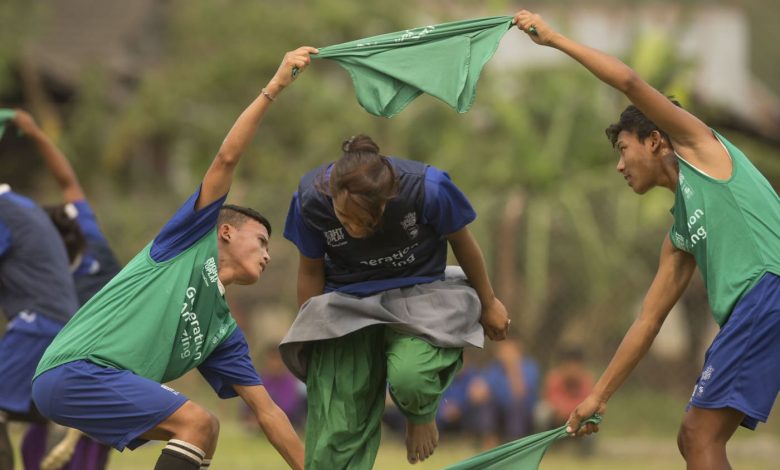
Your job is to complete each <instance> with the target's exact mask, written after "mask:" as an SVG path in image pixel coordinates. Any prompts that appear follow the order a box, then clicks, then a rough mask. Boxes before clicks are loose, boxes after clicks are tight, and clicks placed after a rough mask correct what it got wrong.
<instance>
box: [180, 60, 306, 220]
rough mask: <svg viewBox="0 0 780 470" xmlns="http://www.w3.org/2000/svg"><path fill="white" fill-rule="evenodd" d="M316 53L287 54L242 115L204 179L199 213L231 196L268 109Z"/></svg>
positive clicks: (199, 200) (199, 201)
mask: <svg viewBox="0 0 780 470" xmlns="http://www.w3.org/2000/svg"><path fill="white" fill-rule="evenodd" d="M316 53H317V49H315V48H313V47H299V48H298V49H296V50H294V51H291V52H288V53H287V54H285V56H284V60H282V63H281V65H280V66H279V69H278V70H277V71H276V74H274V76H273V78H272V79H271V81H269V82H268V85H266V86H265V88H263V90H262V91H261V93H260V94H259V95H257V98H255V100H254V101H252V103H251V104H250V105H249V106H248V107H247V108H246V109H245V110H244V112H243V113H241V115H240V116H239V117H238V119H237V120H236V122H235V124H233V127H232V128H231V129H230V131H229V132H228V134H227V136H226V137H225V140H224V141H223V142H222V146H221V147H220V148H219V152H218V153H217V156H216V157H215V158H214V161H213V162H212V163H211V166H210V167H209V169H208V171H207V172H206V176H205V177H204V178H203V186H202V187H201V190H200V197H199V198H198V202H197V203H196V204H195V209H196V210H197V209H202V208H204V207H206V206H208V205H209V204H211V203H212V202H214V201H216V200H217V199H219V198H221V197H222V196H224V195H225V194H227V192H228V190H230V185H231V183H232V182H233V172H234V171H235V168H236V165H237V164H238V161H239V160H240V159H241V154H242V153H243V152H244V150H246V148H247V146H248V145H249V143H250V142H251V141H252V138H254V136H255V131H257V127H258V126H259V125H260V122H261V121H262V120H263V116H265V113H266V111H267V110H268V107H269V106H271V103H272V101H273V100H274V99H276V97H278V96H279V94H280V93H281V92H282V91H283V90H284V89H285V88H286V87H287V86H289V85H290V84H291V83H292V81H293V79H294V77H293V69H294V68H297V69H298V71H299V72H301V71H303V70H304V69H305V68H306V66H307V65H309V63H310V62H311V58H310V57H309V55H310V54H316Z"/></svg>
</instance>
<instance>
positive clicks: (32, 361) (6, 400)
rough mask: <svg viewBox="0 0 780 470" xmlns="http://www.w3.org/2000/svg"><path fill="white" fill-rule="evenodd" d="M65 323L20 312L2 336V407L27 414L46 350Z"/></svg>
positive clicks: (0, 339) (0, 397) (0, 383)
mask: <svg viewBox="0 0 780 470" xmlns="http://www.w3.org/2000/svg"><path fill="white" fill-rule="evenodd" d="M63 326H64V325H63V324H62V323H60V322H58V321H56V320H52V319H51V318H49V317H46V316H45V315H41V314H37V313H30V312H21V313H19V314H17V315H16V316H14V317H13V318H12V319H11V321H10V323H8V328H7V329H6V333H5V335H3V337H2V338H0V410H4V411H9V412H12V413H20V414H27V413H29V412H30V411H31V408H32V403H33V402H32V396H31V391H32V378H33V375H34V374H35V368H36V367H38V362H39V361H40V360H41V356H43V352H44V351H46V348H48V347H49V344H51V342H52V341H53V340H54V337H55V336H57V333H58V332H59V331H60V330H61V329H62V327H63Z"/></svg>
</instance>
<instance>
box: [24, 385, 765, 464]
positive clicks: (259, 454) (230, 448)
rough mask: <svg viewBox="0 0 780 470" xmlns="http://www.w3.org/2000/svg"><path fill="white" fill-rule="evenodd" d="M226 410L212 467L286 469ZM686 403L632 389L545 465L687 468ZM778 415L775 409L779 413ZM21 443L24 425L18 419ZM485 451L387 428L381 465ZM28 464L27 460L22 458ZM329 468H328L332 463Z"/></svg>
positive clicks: (224, 406)
mask: <svg viewBox="0 0 780 470" xmlns="http://www.w3.org/2000/svg"><path fill="white" fill-rule="evenodd" d="M200 398H202V399H200ZM197 399H198V401H200V402H202V403H204V404H205V405H206V406H208V407H209V408H210V409H212V410H213V411H215V412H216V413H217V414H218V415H219V416H220V417H221V418H222V420H221V421H222V428H221V432H220V440H219V447H218V449H217V454H216V456H215V458H214V463H213V465H212V468H214V469H215V470H249V469H269V470H274V469H285V468H287V467H286V465H285V464H284V462H283V461H282V459H281V457H279V456H278V454H277V453H276V451H275V450H274V449H273V447H271V445H270V444H269V443H268V442H267V441H266V439H265V438H264V437H263V435H262V434H260V433H259V432H258V433H252V432H247V431H246V430H245V429H244V428H243V427H242V426H241V425H240V423H239V422H238V420H237V419H235V417H236V416H237V414H238V413H237V411H236V407H237V406H238V402H237V401H236V400H228V401H220V400H216V399H212V398H210V397H209V396H207V395H204V396H203V397H198V398H197ZM684 403H685V401H684V398H680V397H669V396H663V395H659V394H654V393H648V392H638V391H635V392H633V393H630V392H629V393H625V394H622V395H620V394H619V395H618V396H616V397H615V399H614V400H613V402H612V403H611V406H610V409H609V412H608V414H607V417H606V421H605V425H604V426H602V432H601V433H599V435H597V436H596V437H595V451H594V453H593V454H592V455H591V456H590V457H587V458H585V457H580V456H579V455H578V453H577V452H576V450H577V449H576V446H574V445H572V444H573V443H572V442H571V441H566V442H563V443H559V444H556V446H553V448H552V449H551V451H550V452H549V453H548V454H547V456H545V458H544V460H543V461H542V465H541V467H540V468H541V469H542V470H569V469H571V470H575V469H576V470H597V469H598V470H645V469H647V470H650V469H653V470H655V469H658V468H664V469H683V468H685V466H684V462H683V460H682V458H681V457H680V456H679V455H678V453H677V447H676V443H675V436H676V429H677V425H678V421H679V419H680V415H681V409H682V406H683V404H684ZM773 418H774V417H773ZM13 429H14V431H15V432H14V440H15V443H18V439H19V432H20V429H21V428H19V427H18V426H14V428H13ZM161 448H162V443H150V444H147V445H145V446H143V447H141V448H139V449H137V450H135V451H133V452H129V451H125V452H123V453H121V454H120V453H118V452H114V453H112V455H111V460H110V463H109V466H108V468H109V469H110V470H144V469H152V468H153V467H154V463H155V461H156V460H157V457H158V456H159V453H160V449H161ZM475 453H477V450H476V449H475V447H474V446H473V443H472V442H469V441H467V440H463V439H453V438H451V437H448V436H446V435H445V436H442V442H441V445H440V447H439V448H438V449H437V451H436V454H435V455H434V456H433V457H432V458H431V459H430V460H428V461H426V462H423V463H421V464H417V465H414V466H411V465H409V464H407V463H406V458H405V456H406V452H405V450H404V447H403V444H402V442H401V441H400V439H398V438H394V437H393V436H392V435H390V434H389V433H385V434H384V435H383V441H382V446H381V448H380V450H379V456H378V458H377V462H376V466H375V467H374V468H375V469H377V470H396V469H401V468H409V469H412V468H414V469H421V470H433V469H441V468H444V467H446V466H447V465H450V464H453V463H455V462H458V461H460V460H462V459H465V458H467V457H470V456H471V455H474V454H475ZM729 455H730V458H731V463H732V465H733V467H734V468H735V469H748V470H770V469H772V470H774V469H777V468H778V462H780V417H778V418H775V419H772V418H770V422H769V423H767V424H766V425H764V424H762V425H760V426H759V430H758V431H756V432H750V431H748V430H745V429H740V430H739V431H737V434H736V436H735V437H734V439H732V442H731V444H730V446H729ZM18 468H19V469H21V466H20V465H19V466H18ZM326 470H328V469H326Z"/></svg>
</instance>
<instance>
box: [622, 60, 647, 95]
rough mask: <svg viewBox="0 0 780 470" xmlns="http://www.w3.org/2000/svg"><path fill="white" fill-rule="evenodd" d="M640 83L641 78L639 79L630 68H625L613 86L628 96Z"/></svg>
mask: <svg viewBox="0 0 780 470" xmlns="http://www.w3.org/2000/svg"><path fill="white" fill-rule="evenodd" d="M640 83H642V77H640V76H639V74H638V73H636V72H635V71H634V70H633V69H632V68H630V67H628V66H626V68H625V70H624V71H623V72H622V73H621V74H620V77H619V78H618V80H617V83H616V84H615V88H617V89H618V90H620V91H621V92H622V93H623V94H625V95H630V94H631V92H632V91H633V90H635V89H636V88H637V87H638V86H639V84H640Z"/></svg>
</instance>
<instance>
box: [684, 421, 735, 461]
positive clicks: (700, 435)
mask: <svg viewBox="0 0 780 470" xmlns="http://www.w3.org/2000/svg"><path fill="white" fill-rule="evenodd" d="M720 444H721V443H720V442H719V441H718V440H717V439H715V436H714V435H713V434H712V433H711V432H710V430H708V429H705V427H704V426H700V425H697V423H695V422H694V421H693V420H690V419H685V420H683V422H682V424H681V425H680V430H679V431H678V432H677V448H678V449H679V450H680V454H681V455H682V456H683V458H685V459H686V460H687V459H688V458H689V457H691V456H692V455H697V454H699V453H701V452H703V451H709V450H712V449H714V448H716V447H717V446H718V445H720ZM722 444H723V446H724V447H725V443H722Z"/></svg>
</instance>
